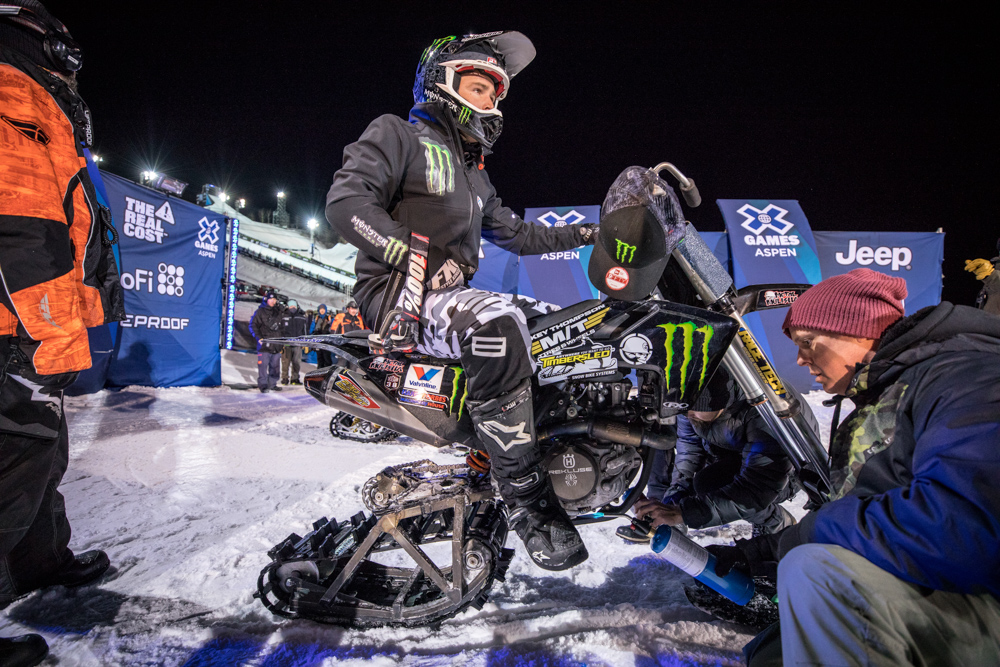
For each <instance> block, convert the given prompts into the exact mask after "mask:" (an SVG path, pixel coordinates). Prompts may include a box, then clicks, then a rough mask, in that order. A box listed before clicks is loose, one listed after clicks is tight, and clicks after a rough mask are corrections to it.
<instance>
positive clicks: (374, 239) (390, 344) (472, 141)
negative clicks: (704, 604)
mask: <svg viewBox="0 0 1000 667" xmlns="http://www.w3.org/2000/svg"><path fill="white" fill-rule="evenodd" d="M534 56H535V49H534V46H533V45H532V44H531V42H530V41H529V40H528V38H527V37H525V36H524V35H522V34H521V33H518V32H509V31H506V32H494V33H487V34H481V35H467V36H465V37H461V38H459V37H445V38H443V39H439V40H436V41H435V42H434V43H433V44H431V46H430V47H428V49H427V50H425V51H424V54H423V56H422V57H421V60H420V64H419V66H418V68H417V76H416V82H415V84H414V91H413V92H414V102H415V105H414V107H413V109H412V110H411V111H410V119H409V122H406V121H404V120H403V119H401V118H398V117H396V116H391V115H386V116H381V117H379V118H377V119H375V120H374V121H373V122H372V123H371V125H369V126H368V129H367V130H366V131H365V133H364V134H363V135H362V136H361V138H360V139H359V140H358V141H357V142H355V143H353V144H351V145H350V146H348V147H347V148H345V149H344V165H343V168H342V169H340V170H339V171H338V172H337V173H336V175H335V176H334V180H333V186H332V187H331V188H330V192H329V194H328V195H327V206H326V216H327V219H328V220H329V221H330V224H331V225H333V227H334V228H335V229H337V231H338V232H339V233H340V234H341V235H343V236H344V237H345V238H346V239H347V240H348V241H349V242H351V243H352V244H354V245H356V246H357V247H358V248H359V252H358V256H357V260H356V264H355V270H356V273H357V276H358V282H357V285H356V286H355V289H354V296H355V298H356V299H357V300H358V303H359V305H360V307H361V314H362V317H363V318H364V321H365V322H366V323H367V324H368V326H369V327H370V328H372V329H373V330H375V331H378V332H381V333H380V335H375V336H374V337H373V340H372V345H373V348H374V349H376V350H380V349H386V350H388V349H395V350H397V351H410V350H417V351H419V352H422V353H425V354H430V355H432V356H435V357H440V358H447V359H459V360H461V362H462V365H463V367H464V368H465V370H466V372H467V373H468V374H469V378H470V379H469V383H468V391H469V405H470V406H471V407H472V418H473V422H474V423H475V425H476V433H477V435H478V436H479V440H480V442H481V443H482V446H483V449H485V450H486V452H487V453H488V454H489V455H490V458H491V462H492V475H493V478H494V480H495V481H496V482H497V484H498V486H499V488H500V494H501V495H502V496H503V498H504V500H505V501H506V502H507V504H508V505H509V506H510V507H511V508H512V512H511V515H510V524H511V526H512V527H513V528H514V530H515V531H516V532H517V533H518V535H519V536H520V537H521V539H522V541H523V542H524V544H525V546H526V548H527V550H528V553H529V555H530V556H531V559H532V560H533V561H534V562H535V563H536V564H537V565H539V566H540V567H543V568H546V569H550V570H561V569H566V568H568V567H572V566H574V565H576V564H578V563H580V562H582V561H583V560H585V559H586V558H587V550H586V547H585V546H584V545H583V542H582V540H581V539H580V536H579V534H578V533H577V531H576V528H575V527H574V526H573V524H572V523H571V522H570V520H569V518H568V517H567V515H566V513H565V511H564V510H563V509H562V507H561V506H560V504H559V501H558V499H557V498H556V496H555V494H554V493H553V491H552V488H551V485H550V484H549V482H548V478H547V476H546V475H545V472H544V469H543V468H542V465H541V460H540V454H539V450H538V446H537V444H536V439H535V420H534V414H533V407H532V397H531V382H530V378H531V376H532V373H533V366H534V361H533V359H532V358H531V356H530V355H529V353H528V350H529V349H530V348H529V344H530V337H529V335H528V329H527V318H528V317H531V316H534V315H538V314H543V313H547V312H551V311H552V310H555V307H554V306H550V305H548V304H544V303H540V302H537V301H535V300H533V299H529V298H526V297H519V296H511V295H507V294H494V293H491V292H484V291H482V290H477V289H472V288H469V287H467V286H466V282H467V281H468V280H469V279H470V278H471V277H472V275H473V274H474V273H475V271H476V269H477V267H478V264H479V244H480V238H486V239H488V240H490V241H492V242H493V243H495V244H497V245H498V246H500V247H501V248H504V249H506V250H509V251H511V252H515V253H518V254H522V255H530V254H542V253H547V252H553V251H559V250H568V249H571V248H575V247H578V246H581V245H584V244H587V243H593V241H594V240H595V237H596V233H595V232H596V228H595V227H593V226H590V225H569V226H565V227H558V228H551V229H549V228H544V227H541V226H537V225H530V224H527V223H525V222H524V221H523V220H522V219H521V218H520V217H519V216H518V215H517V214H516V213H514V212H513V211H511V210H510V209H509V208H506V207H505V206H503V204H502V203H501V201H500V198H499V197H497V195H496V191H495V190H494V188H493V186H492V184H491V183H490V180H489V177H488V176H487V174H486V171H485V170H484V168H483V167H484V162H483V158H484V157H485V156H486V155H489V153H490V149H491V148H492V146H493V144H494V142H495V141H496V139H497V137H499V135H500V130H501V126H502V115H501V113H500V111H499V110H498V109H497V104H498V103H499V102H500V100H502V99H503V98H504V97H505V96H506V94H507V91H508V88H509V87H510V79H511V78H513V77H514V76H515V75H516V74H517V73H518V72H520V71H521V70H522V69H523V68H524V67H525V66H526V65H527V64H528V63H529V62H531V60H532V59H533V58H534ZM408 277H409V279H408Z"/></svg>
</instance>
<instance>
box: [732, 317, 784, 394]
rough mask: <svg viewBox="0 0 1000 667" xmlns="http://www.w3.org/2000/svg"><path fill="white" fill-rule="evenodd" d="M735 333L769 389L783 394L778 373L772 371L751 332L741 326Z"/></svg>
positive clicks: (782, 386)
mask: <svg viewBox="0 0 1000 667" xmlns="http://www.w3.org/2000/svg"><path fill="white" fill-rule="evenodd" d="M737 333H738V334H739V337H740V339H741V340H742V341H743V346H744V347H745V348H746V350H747V352H748V353H749V354H750V358H751V359H753V361H754V363H755V364H757V371H758V372H759V373H760V374H761V375H762V376H763V378H764V381H765V382H767V383H768V384H769V385H771V389H773V390H774V393H776V394H777V395H779V396H784V394H785V385H783V384H781V379H780V378H778V374H777V373H775V372H774V369H773V368H771V364H770V363H768V361H767V357H766V356H764V353H763V352H762V351H761V349H760V346H758V345H757V341H756V339H755V338H754V337H753V334H752V333H750V331H748V330H747V329H744V328H743V327H740V330H739V331H738V332H737Z"/></svg>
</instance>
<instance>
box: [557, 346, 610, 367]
mask: <svg viewBox="0 0 1000 667" xmlns="http://www.w3.org/2000/svg"><path fill="white" fill-rule="evenodd" d="M614 351H615V348H613V347H611V346H610V345H603V346H599V347H595V348H592V349H590V350H583V351H580V352H573V353H571V354H561V355H560V354H555V355H552V356H549V357H539V359H538V361H539V362H540V363H541V364H542V368H549V367H550V366H563V365H566V364H581V363H586V362H588V361H591V360H594V359H605V358H608V357H610V356H611V354H612V353H613V352H614Z"/></svg>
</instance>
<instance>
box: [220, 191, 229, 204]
mask: <svg viewBox="0 0 1000 667" xmlns="http://www.w3.org/2000/svg"><path fill="white" fill-rule="evenodd" d="M219 199H221V200H222V201H223V202H227V201H229V195H227V194H226V193H225V192H220V193H219Z"/></svg>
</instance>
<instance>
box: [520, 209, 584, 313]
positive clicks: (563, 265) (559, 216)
mask: <svg viewBox="0 0 1000 667" xmlns="http://www.w3.org/2000/svg"><path fill="white" fill-rule="evenodd" d="M524 219H525V220H526V221H527V222H529V223H531V224H536V225H544V226H545V227H563V226H565V225H580V224H583V223H585V222H600V219H601V207H600V206H556V207H550V208H528V209H525V210H524ZM592 250H593V247H592V246H584V247H582V248H574V249H573V250H565V251H562V252H550V253H546V254H544V255H524V256H522V257H521V261H520V269H519V271H518V279H517V292H518V294H521V295H523V296H529V297H532V298H535V299H538V300H539V301H545V302H546V303H552V304H555V305H557V306H561V307H563V308H565V307H566V306H570V305H573V304H575V303H580V302H581V301H586V300H588V299H597V298H600V296H601V294H600V292H598V291H597V288H596V287H594V286H593V285H591V284H590V278H589V277H588V276H587V266H588V265H589V264H590V253H591V251H592Z"/></svg>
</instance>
